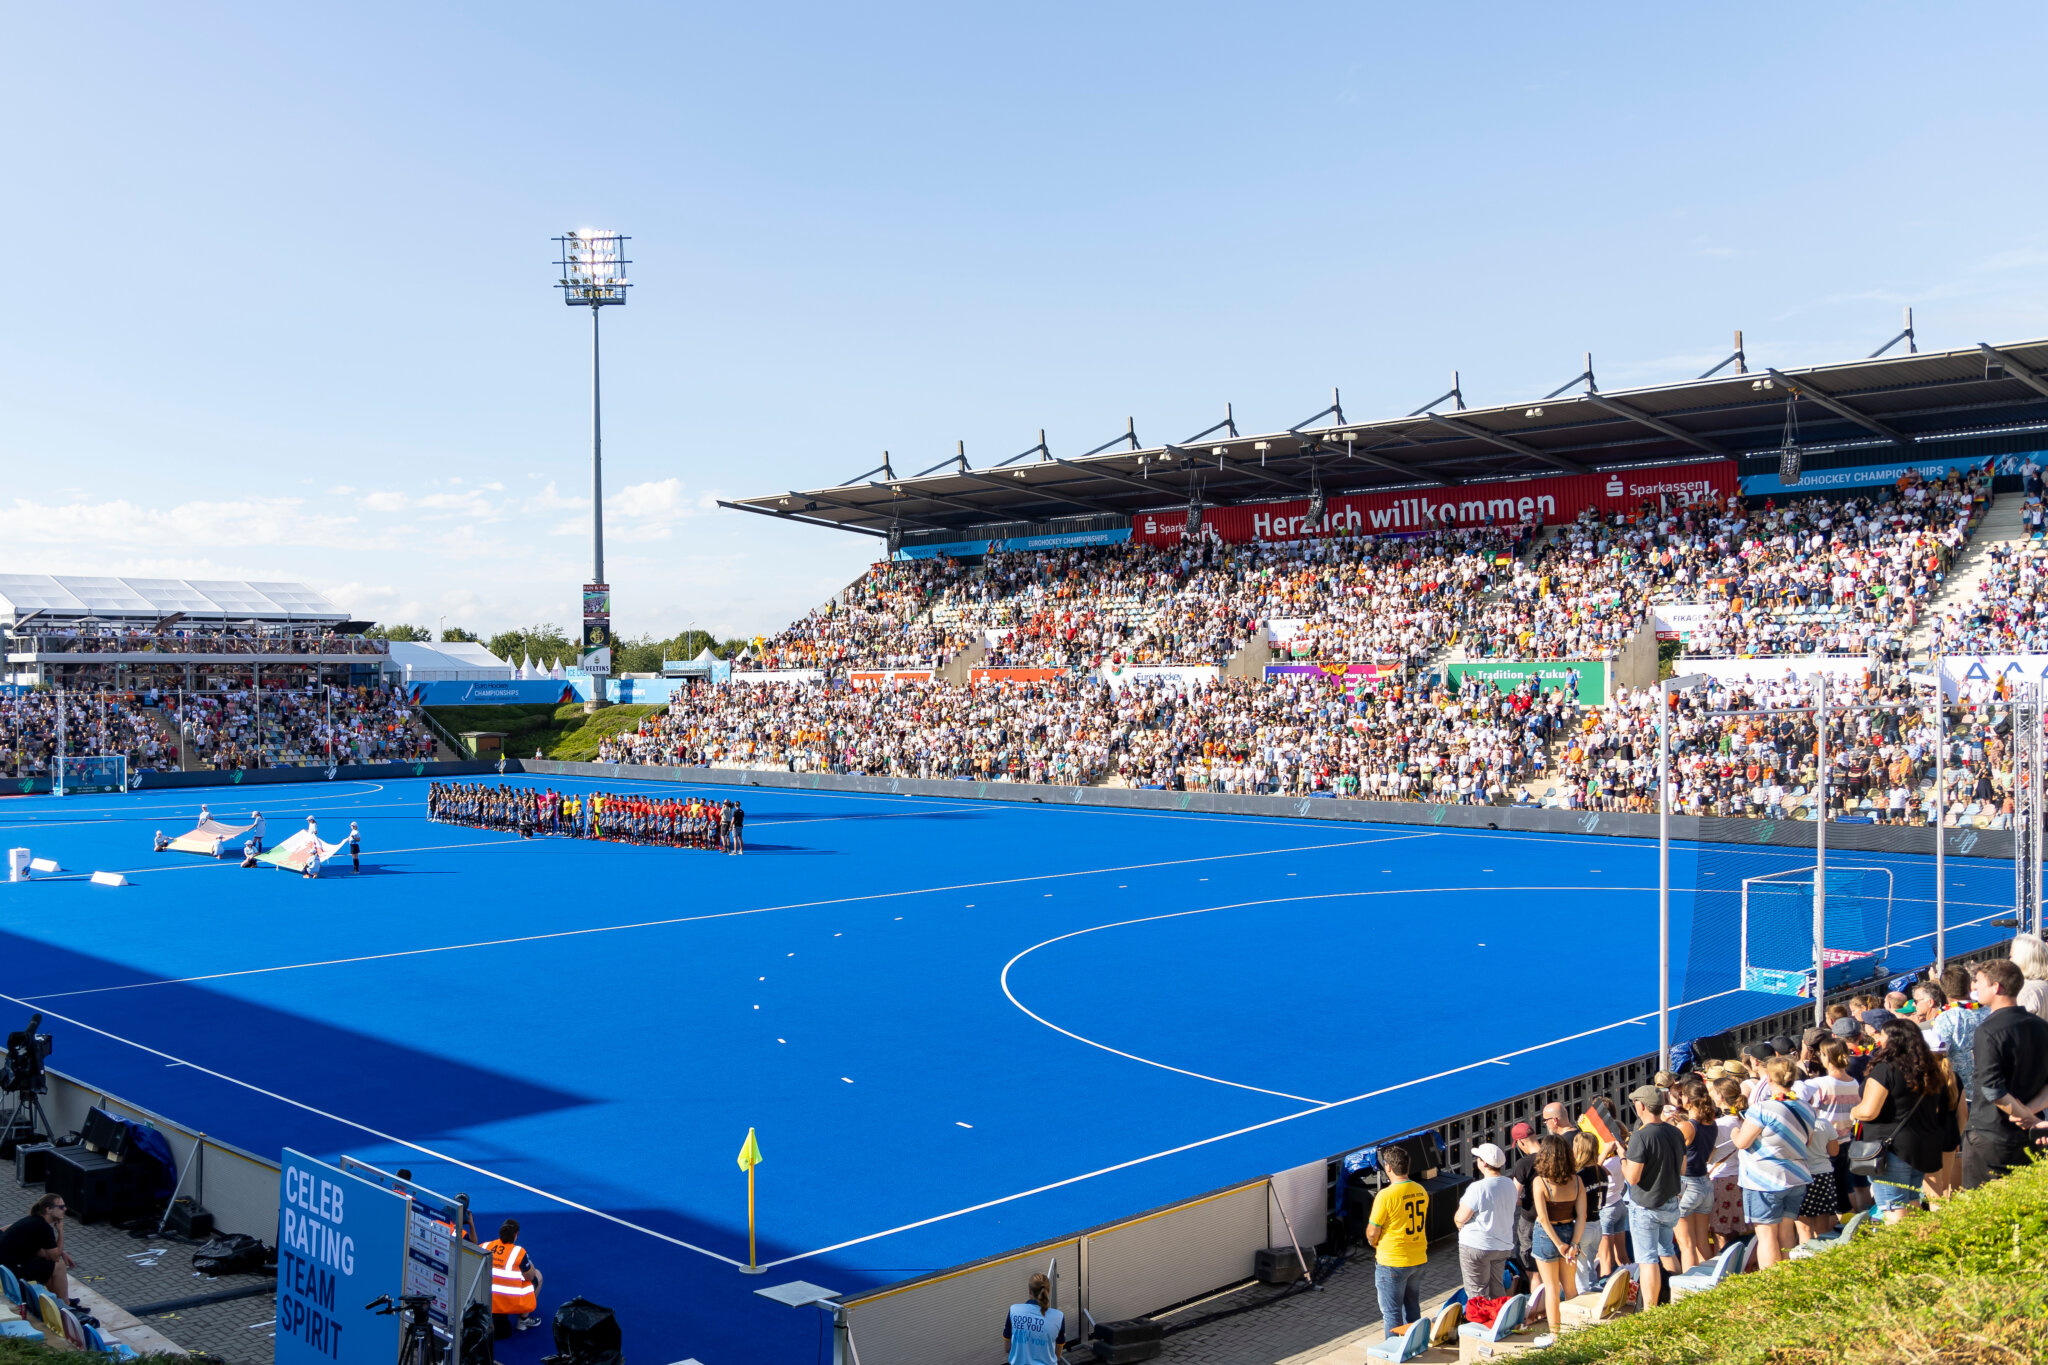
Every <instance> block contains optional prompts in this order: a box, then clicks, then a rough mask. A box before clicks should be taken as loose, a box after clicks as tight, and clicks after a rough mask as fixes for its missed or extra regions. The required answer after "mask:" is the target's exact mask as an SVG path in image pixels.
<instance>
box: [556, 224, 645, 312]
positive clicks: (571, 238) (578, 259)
mask: <svg viewBox="0 0 2048 1365" xmlns="http://www.w3.org/2000/svg"><path fill="white" fill-rule="evenodd" d="M631 240H632V239H631V238H629V237H626V236H624V235H622V234H620V233H617V232H614V231H612V230H611V229H609V228H577V229H575V230H573V231H571V232H565V233H563V234H562V235H561V236H560V237H557V238H555V242H556V243H557V244H558V245H559V246H560V247H561V248H562V258H561V259H560V260H558V261H556V262H555V264H556V265H557V266H559V267H561V271H562V277H561V279H560V280H559V281H558V282H557V283H558V284H559V286H560V288H561V290H562V302H564V303H566V304H568V305H569V306H570V307H571V308H583V307H589V308H602V307H604V306H605V305H606V304H613V303H624V302H625V301H626V291H627V290H628V289H631V288H632V287H633V285H632V281H630V280H628V279H627V278H626V267H627V266H628V265H631V264H632V262H631V261H628V260H627V259H626V243H627V242H629V241H631Z"/></svg>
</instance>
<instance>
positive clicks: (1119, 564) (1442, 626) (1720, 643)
mask: <svg viewBox="0 0 2048 1365" xmlns="http://www.w3.org/2000/svg"><path fill="white" fill-rule="evenodd" d="M1988 490H1989V483H1988V480H1987V478H1986V477H1985V476H1984V475H1983V474H1981V473H1972V474H1967V475H1966V474H1962V473H1960V472H1951V473H1949V474H1948V475H1947V476H1945V477H1944V478H1943V479H1941V480H1939V481H1928V480H1925V479H1923V478H1922V477H1921V476H1920V475H1919V474H1917V473H1909V474H1907V475H1905V476H1903V477H1902V478H1901V479H1900V480H1899V481H1898V483H1897V484H1896V485H1895V486H1894V487H1892V488H1889V489H1886V490H1884V491H1883V492H1882V493H1880V494H1878V495H1876V496H1872V497H1865V496H1861V495H1857V496H1850V497H1847V498H1841V497H1833V496H1817V497H1809V498H1801V499H1795V500H1792V501H1790V502H1787V503H1785V504H1784V505H1782V506H1781V505H1779V504H1778V503H1776V502H1775V501H1774V500H1770V499H1766V500H1765V501H1764V503H1763V504H1762V506H1760V507H1758V508H1754V509H1752V508H1750V507H1749V506H1748V505H1747V504H1746V503H1745V502H1744V501H1743V500H1742V499H1740V498H1729V499H1726V500H1725V501H1721V500H1712V499H1709V500H1705V501H1702V502H1698V503H1694V504H1691V505H1686V506H1672V507H1665V506H1660V505H1658V504H1654V503H1645V504H1644V506H1643V507H1642V508H1640V509H1639V510H1638V511H1637V512H1636V513H1633V514H1611V515H1608V516H1605V517H1603V516H1601V515H1600V514H1597V513H1595V512H1592V511H1590V510H1589V511H1588V512H1586V513H1584V514H1582V515H1581V517H1580V518H1579V520H1578V521H1576V522H1574V523H1572V524H1571V525H1568V526H1565V527H1561V528H1558V529H1557V530H1556V531H1555V532H1554V533H1553V534H1552V535H1550V536H1549V537H1548V538H1547V539H1543V540H1541V541H1540V543H1537V544H1535V545H1534V547H1533V551H1532V547H1531V542H1532V541H1536V540H1537V531H1536V528H1535V527H1533V526H1526V525H1525V526H1516V527H1507V528H1488V529H1475V530H1439V531H1433V532H1428V533H1425V534H1422V535H1410V536H1399V537H1394V536H1364V535H1355V534H1340V535H1333V536H1328V537H1320V538H1313V539H1303V540H1296V541H1286V542H1252V543H1246V544H1224V543H1223V542H1221V541H1220V540H1218V539H1216V538H1215V537H1214V536H1198V537H1195V538H1193V539H1191V540H1188V541H1184V542H1182V543H1181V544H1179V545H1175V546H1170V547H1165V548H1156V547H1148V546H1143V545H1136V544H1126V545H1119V546H1098V547H1090V548H1082V549H1069V550H1060V551H1048V552H1039V553H1029V552H1026V553H1015V552H1010V553H1005V552H1001V551H997V552H994V553H992V554H990V555H989V556H987V557H986V559H985V561H984V562H983V563H982V564H980V565H975V566H970V565H967V564H964V563H961V562H958V561H953V560H948V559H945V558H937V559H929V560H919V561H908V562H900V563H883V564H878V565H876V566H875V567H874V568H873V569H872V570H870V571H869V572H868V573H867V574H866V575H864V576H863V577H862V578H861V579H860V580H859V581H857V582H856V583H854V584H853V585H852V586H851V587H849V588H848V589H846V591H845V592H843V593H841V594H840V595H839V596H838V597H837V598H835V599H834V600H833V601H831V602H828V603H827V604H825V606H823V607H820V608H819V609H818V610H816V611H813V612H811V613H810V614H809V615H807V616H806V617H804V618H803V619H802V620H800V621H798V622H796V623H794V624H793V625H791V626H790V627H789V629H787V630H786V631H784V632H782V633H781V634H780V635H777V636H776V637H774V639H772V640H768V641H763V642H761V643H760V645H759V647H758V648H757V649H756V650H754V651H753V652H752V655H751V657H750V658H749V659H748V660H746V661H745V663H744V664H743V666H751V667H758V668H793V667H815V668H823V669H826V670H835V669H836V670H838V671H841V672H845V671H851V670H854V669H864V668H876V667H894V668H902V667H938V666H941V665H943V663H944V662H945V660H946V659H948V658H949V657H951V656H952V655H953V654H954V653H956V652H957V651H958V650H959V649H961V648H963V647H965V646H967V645H969V644H971V643H973V642H974V641H975V640H976V639H977V637H978V638H980V639H983V640H986V641H987V642H988V645H989V653H988V656H987V658H986V660H985V662H986V663H987V664H989V665H990V666H998V667H1050V668H1068V669H1075V670H1080V671H1089V670H1094V669H1099V668H1102V667H1104V666H1122V665H1131V664H1139V665H1155V664H1157V665H1190V664H1221V663H1223V662H1225V661H1227V660H1228V659H1229V658H1230V657H1231V655H1233V654H1234V653H1235V652H1236V651H1237V650H1238V649H1240V648H1241V647H1242V646H1243V645H1244V644H1245V643H1247V642H1248V641H1250V640H1251V639H1253V638H1254V636H1255V635H1257V633H1258V632H1259V631H1261V630H1262V629H1267V628H1269V627H1273V628H1275V629H1276V634H1281V635H1282V637H1283V644H1284V648H1285V651H1286V652H1287V653H1289V654H1292V655H1293V656H1294V657H1298V658H1314V659H1322V660H1331V661H1346V662H1367V661H1380V662H1387V663H1419V662H1422V661H1423V660H1425V659H1428V658H1429V657H1431V656H1432V655H1434V654H1436V653H1438V652H1439V651H1442V650H1444V649H1446V648H1457V649H1460V650H1462V651H1463V653H1464V655H1465V657H1467V658H1518V659H1547V660H1558V659H1587V660H1599V659H1611V658H1614V657H1615V656H1616V655H1617V654H1618V653H1619V652H1620V651H1621V649H1622V648H1623V646H1624V645H1626V644H1627V643H1628V642H1629V641H1630V640H1632V639H1633V638H1635V637H1636V636H1637V634H1638V633H1639V632H1640V631H1641V630H1642V628H1643V626H1644V623H1645V621H1646V620H1647V619H1648V617H1649V615H1650V613H1651V612H1652V610H1653V608H1654V607H1655V606H1657V605H1658V604H1661V603H1675V604H1685V605H1686V606H1689V607H1690V608H1692V609H1693V610H1691V611H1690V612H1689V613H1687V616H1688V618H1689V619H1688V620H1687V623H1686V634H1687V640H1686V652H1687V653H1689V654H1693V655H1716V656H1726V655H1753V656H1772V655H1784V654H1811V653H1825V654H1848V655H1855V656H1868V657H1875V658H1883V659H1897V658H1899V657H1901V656H1902V654H1903V651H1904V648H1905V644H1906V640H1907V637H1908V635H1909V633H1910V632H1912V631H1913V630H1914V628H1915V627H1916V626H1917V625H1918V624H1919V622H1920V620H1921V614H1922V612H1923V610H1924V608H1925V606H1926V603H1927V601H1928V599H1929V598H1930V597H1931V596H1933V595H1934V594H1935V593H1936V592H1938V591H1939V589H1940V587H1941V584H1942V582H1943V580H1944V578H1945V576H1946V574H1947V572H1948V570H1949V568H1950V566H1951V565H1952V563H1953V562H1954V559H1955V556H1956V553H1957V552H1958V550H1959V549H1960V548H1961V547H1962V545H1963V544H1964V543H1965V541H1966V540H1967V538H1968V536H1969V533H1970V531H1971V529H1972V527H1973V526H1974V524H1975V522H1976V519H1977V518H1978V517H1979V515H1980V514H1981V513H1982V511H1983V509H1984V507H1985V505H1986V502H1987V499H1988V497H1989V491H1988ZM2028 566H2031V567H2028ZM2022 575H2024V576H2025V580H2026V585H2027V589H2028V591H2027V594H2026V605H2024V606H2023V607H2022V606H2019V605H2015V604H2014V603H2012V602H2011V601H2009V600H2008V597H2007V596H2006V595H2002V594H2001V593H2000V592H1999V591H1998V588H2000V587H2003V586H2005V580H2004V579H2001V580H2000V583H1999V584H1997V585H1994V587H1993V588H1992V589H1991V590H1989V591H1987V593H1986V594H1985V598H1984V604H1983V606H1982V608H1981V610H1979V611H1977V612H1975V613H1974V615H1973V619H1976V618H1986V619H1987V620H1989V621H1990V622H1991V623H1994V624H1997V625H2000V626H2003V625H2006V624H2008V623H2010V624H2011V625H2013V626H2014V627H2015V628H2031V627H2032V625H2033V622H2034V620H2035V617H2036V609H2035V606H2034V603H2033V594H2034V592H2035V591H2037V590H2038V584H2039V581H2040V576H2041V575H2040V565H2039V557H2038V556H2035V557H2034V558H2031V559H2028V560H2025V561H2024V562H2019V561H2016V562H2015V564H2014V566H2013V568H2012V570H2011V577H2012V578H2013V579H2014V580H2015V581H2017V580H2018V578H2019V577H2020V576H2022ZM1282 628H1284V631H1283V629H1282Z"/></svg>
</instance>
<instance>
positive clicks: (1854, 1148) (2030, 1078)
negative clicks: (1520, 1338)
mask: <svg viewBox="0 0 2048 1365" xmlns="http://www.w3.org/2000/svg"><path fill="white" fill-rule="evenodd" d="M2044 978H2048V945H2044V944H2043V943H2042V941H2041V940H2040V939H2038V938H2035V937H2034V936H2032V935H2028V934H2022V935H2020V936H2019V937H2018V939H2016V940H2015V942H2014V945H2013V948H2012V952H2011V957H2010V958H1993V959H1988V960H1983V961H1979V962H1977V963H1975V964H1972V965H1971V966H1964V965H1962V964H1960V963H1951V964H1949V965H1948V966H1947V968H1946V969H1945V970H1943V971H1942V972H1940V973H1939V974H1938V975H1937V974H1932V973H1930V974H1928V975H1927V976H1925V977H1924V978H1923V979H1921V980H1920V981H1918V982H1917V983H1916V984H1914V986H1913V988H1912V991H1911V993H1910V994H1907V993H1905V992H1900V991H1893V992H1890V993H1889V994H1888V995H1884V996H1879V995H1866V996H1862V997H1858V998H1854V999H1851V1000H1848V1001H1846V1002H1841V1003H1837V1004H1833V1005H1830V1006H1828V1008H1827V1011H1826V1015H1827V1020H1828V1024H1827V1027H1826V1028H1820V1027H1815V1028H1810V1029H1808V1030H1806V1032H1805V1034H1804V1035H1803V1036H1802V1037H1800V1038H1797V1039H1794V1038H1791V1037H1778V1038H1772V1039H1770V1040H1768V1041H1765V1042H1759V1043H1753V1044H1751V1045H1750V1046H1748V1047H1746V1048H1744V1049H1742V1055H1741V1056H1740V1057H1739V1058H1735V1059H1731V1060H1726V1061H1712V1062H1707V1063H1705V1064H1703V1065H1699V1066H1695V1065H1693V1063H1692V1061H1691V1059H1690V1058H1689V1057H1688V1058H1685V1059H1684V1060H1683V1061H1680V1070H1679V1071H1678V1073H1677V1074H1675V1075H1659V1076H1657V1077H1656V1079H1655V1082H1654V1083H1653V1084H1646V1085H1643V1086H1640V1087H1638V1088H1637V1089H1636V1090H1634V1091H1633V1092H1632V1093H1631V1094H1630V1095H1629V1097H1628V1099H1629V1105H1628V1113H1627V1114H1626V1116H1625V1117H1624V1116H1622V1115H1620V1114H1617V1113H1616V1112H1615V1111H1614V1110H1613V1108H1612V1107H1611V1106H1609V1105H1608V1104H1607V1102H1606V1101H1605V1100H1600V1101H1596V1103H1595V1106H1594V1107H1593V1108H1591V1109H1589V1110H1588V1112H1587V1114H1586V1115H1584V1116H1582V1117H1575V1116H1574V1115H1573V1114H1572V1113H1571V1111H1570V1110H1568V1109H1567V1108H1566V1107H1565V1106H1564V1105H1563V1104H1560V1103H1552V1104H1550V1105H1548V1106H1546V1107H1545V1108H1544V1110H1543V1112H1542V1114H1541V1116H1540V1127H1539V1126H1538V1125H1535V1124H1529V1123H1518V1124H1516V1125H1514V1127H1513V1129H1512V1130H1511V1131H1510V1133H1509V1134H1508V1141H1509V1143H1510V1147H1511V1150H1503V1149H1502V1148H1501V1147H1500V1146H1499V1145H1497V1144H1495V1143H1491V1142H1483V1143H1480V1144H1478V1145H1477V1146H1476V1147H1474V1148H1473V1149H1472V1155H1473V1166H1474V1170H1473V1176H1474V1177H1475V1178H1474V1180H1473V1181H1472V1183H1471V1184H1469V1185H1467V1186H1466V1187H1465V1189H1464V1191H1463V1193H1462V1194H1461V1196H1460V1197H1459V1201H1458V1209H1457V1212H1456V1215H1455V1217H1454V1219H1453V1221H1454V1223H1455V1224H1456V1226H1457V1228H1458V1233H1457V1254H1458V1263H1459V1270H1460V1272H1461V1276H1462V1279H1463V1287H1462V1291H1461V1293H1460V1294H1459V1295H1457V1296H1455V1300H1457V1301H1461V1302H1457V1306H1456V1312H1457V1313H1458V1314H1459V1315H1460V1316H1462V1317H1463V1318H1464V1319H1465V1320H1467V1321H1469V1322H1471V1323H1473V1324H1476V1325H1491V1324H1493V1323H1494V1322H1495V1321H1496V1319H1497V1317H1498V1315H1500V1314H1501V1313H1503V1312H1506V1313H1509V1314H1510V1315H1512V1314H1514V1313H1517V1312H1522V1311H1526V1312H1527V1313H1528V1315H1529V1322H1530V1325H1531V1326H1533V1327H1535V1328H1536V1330H1537V1331H1538V1332H1539V1333H1540V1335H1538V1336H1536V1338H1535V1339H1534V1341H1533V1343H1532V1344H1533V1345H1535V1346H1537V1347H1539V1348H1540V1347H1543V1346H1547V1345H1550V1344H1552V1343H1553V1342H1554V1341H1555V1340H1556V1338H1557V1334H1558V1332H1559V1330H1560V1328H1561V1326H1562V1324H1563V1321H1564V1319H1565V1317H1566V1314H1565V1313H1564V1311H1563V1308H1562V1304H1563V1301H1564V1300H1565V1299H1568V1298H1573V1297H1577V1296H1580V1295H1584V1294H1589V1293H1600V1294H1601V1297H1602V1301H1603V1302H1614V1301H1621V1302H1624V1303H1625V1302H1626V1300H1628V1299H1633V1300H1634V1301H1635V1302H1636V1303H1637V1304H1638V1305H1639V1306H1641V1307H1644V1308H1649V1307H1653V1306H1654V1305H1657V1304H1659V1303H1662V1302H1668V1301H1669V1299H1670V1298H1671V1297H1672V1296H1673V1294H1674V1292H1675V1293H1676V1294H1679V1295H1683V1294H1687V1293H1697V1292H1703V1291H1706V1290H1709V1289H1712V1288H1713V1287H1714V1286H1715V1285H1716V1284H1718V1283H1719V1282H1720V1281H1721V1280H1722V1279H1724V1278H1725V1277H1726V1276H1727V1275H1728V1274H1731V1273H1740V1272H1741V1271H1743V1270H1749V1269H1754V1270H1756V1271H1768V1270H1769V1269H1771V1267H1773V1266H1775V1265H1777V1264H1779V1263H1780V1262H1783V1261H1786V1260H1788V1259H1800V1258H1803V1257H1806V1256H1811V1255H1816V1254H1821V1253H1824V1252H1826V1251H1828V1250H1831V1249H1832V1248H1833V1247H1836V1246H1839V1245H1842V1244H1844V1242H1845V1241H1846V1240H1847V1239H1848V1238H1849V1237H1850V1236H1852V1235H1854V1229H1853V1228H1851V1227H1848V1226H1846V1225H1845V1223H1844V1220H1845V1219H1850V1220H1852V1221H1857V1222H1860V1221H1861V1220H1863V1219H1867V1218H1875V1219H1877V1220H1879V1221H1881V1222H1882V1223H1886V1224H1889V1223H1898V1222H1902V1221H1904V1220H1905V1219H1906V1218H1907V1217H1908V1216H1909V1215H1910V1214H1911V1213H1912V1211H1914V1210H1916V1209H1920V1208H1922V1207H1938V1206H1939V1205H1940V1204H1941V1203H1942V1202H1943V1201H1945V1200H1946V1199H1948V1198H1949V1197H1951V1196H1952V1195H1954V1194H1955V1193H1956V1192H1957V1191H1958V1190H1964V1189H1976V1188H1979V1187H1981V1186H1984V1185H1987V1184H1989V1183H1991V1182H1992V1181H1994V1180H1997V1179H1998V1178H1999V1177H2001V1176H2003V1175H2004V1174H2005V1173H2006V1172H2008V1171H2011V1170H2013V1169H2016V1168H2020V1167H2024V1166H2025V1165H2026V1164H2027V1163H2028V1160H2029V1153H2031V1152H2035V1151H2038V1150H2040V1149H2041V1146H2042V1144H2043V1142H2044V1141H2048V1121H2044V1115H2048V979H2044ZM1674 1060H1679V1059H1678V1058H1677V1057H1674ZM1859 1142H1861V1143H1863V1144H1864V1145H1862V1146H1858V1145H1857V1144H1858V1143H1859ZM1364 1155H1365V1154H1363V1153H1361V1154H1360V1156H1364ZM1346 1166H1347V1169H1351V1168H1353V1162H1352V1161H1350V1160H1347V1162H1346ZM1411 1167H1412V1160H1411V1154H1410V1152H1409V1151H1408V1150H1406V1144H1405V1143H1404V1145H1403V1146H1402V1147H1395V1148H1386V1149H1383V1150H1381V1151H1380V1152H1378V1153H1377V1154H1375V1157H1374V1159H1373V1160H1371V1161H1367V1162H1361V1163H1359V1168H1362V1169H1365V1170H1368V1171H1370V1170H1373V1169H1377V1171H1378V1172H1379V1173H1380V1186H1379V1188H1378V1190H1377V1191H1376V1192H1375V1193H1374V1196H1373V1198H1372V1202H1371V1205H1370V1211H1369V1212H1368V1214H1367V1217H1366V1238H1367V1241H1368V1243H1369V1244H1370V1245H1371V1246H1372V1248H1373V1251H1374V1253H1375V1256H1374V1276H1375V1280H1376V1287H1377V1289H1378V1292H1379V1300H1380V1310H1381V1316H1382V1318H1383V1320H1384V1324H1385V1332H1386V1336H1387V1338H1388V1340H1390V1341H1391V1340H1392V1339H1394V1338H1395V1337H1396V1336H1397V1335H1400V1334H1401V1333H1403V1332H1404V1331H1405V1330H1407V1329H1408V1328H1409V1327H1410V1325H1411V1324H1413V1323H1415V1322H1416V1321H1418V1319H1419V1318H1420V1310H1421V1302H1420V1294H1419V1293H1418V1292H1417V1282H1418V1280H1419V1278H1420V1276H1421V1273H1422V1269H1423V1267H1424V1266H1425V1265H1426V1264H1427V1261H1428V1257H1429V1246H1428V1242H1427V1238H1426V1235H1424V1234H1423V1231H1422V1230H1423V1229H1424V1228H1426V1226H1427V1224H1428V1221H1429V1219H1428V1209H1429V1199H1430V1195H1429V1192H1428V1191H1427V1190H1426V1189H1424V1188H1423V1186H1422V1185H1421V1184H1420V1183H1419V1181H1418V1180H1416V1179H1414V1178H1412V1177H1414V1176H1416V1175H1418V1174H1419V1173H1418V1172H1415V1171H1414V1170H1412V1168H1411ZM1517 1270H1518V1271H1519V1273H1520V1275H1521V1277H1522V1279H1521V1280H1519V1281H1516V1280H1515V1272H1516V1271H1517ZM1614 1276H1625V1277H1628V1280H1627V1282H1624V1281H1617V1280H1615V1279H1614V1278H1613V1277H1614ZM1524 1284H1526V1286H1528V1287H1527V1288H1526V1289H1523V1290H1522V1292H1523V1293H1524V1294H1526V1295H1527V1297H1525V1298H1523V1299H1521V1300H1520V1301H1519V1302H1516V1301H1515V1300H1514V1299H1513V1298H1512V1297H1511V1293H1512V1290H1513V1289H1514V1288H1519V1287H1520V1286H1521V1285H1524ZM1610 1288H1611V1289H1613V1290H1614V1291H1616V1293H1615V1295H1614V1297H1613V1298H1612V1299H1610V1298H1609V1297H1608V1295H1607V1294H1606V1293H1605V1291H1606V1290H1608V1289H1610ZM1532 1290H1533V1291H1534V1292H1530V1291H1532ZM1539 1298H1540V1300H1541V1307H1540V1308H1538V1307H1536V1306H1535V1305H1536V1303H1537V1300H1538V1299H1539ZM1594 1316H1596V1317H1597V1316H1598V1315H1597V1314H1595V1315H1594ZM1467 1330H1468V1331H1469V1330H1471V1329H1467Z"/></svg>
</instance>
